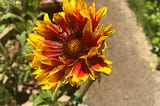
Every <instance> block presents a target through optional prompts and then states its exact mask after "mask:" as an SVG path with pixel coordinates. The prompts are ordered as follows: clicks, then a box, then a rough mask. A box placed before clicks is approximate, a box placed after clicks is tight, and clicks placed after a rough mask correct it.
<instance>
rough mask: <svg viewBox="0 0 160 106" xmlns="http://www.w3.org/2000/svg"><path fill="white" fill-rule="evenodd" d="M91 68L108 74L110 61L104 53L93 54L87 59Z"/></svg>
mask: <svg viewBox="0 0 160 106" xmlns="http://www.w3.org/2000/svg"><path fill="white" fill-rule="evenodd" d="M88 60H89V62H90V64H91V67H92V69H94V70H95V71H96V72H100V73H104V74H106V75H109V74H110V73H111V68H112V66H111V65H112V62H110V61H108V60H107V59H106V57H105V56H104V55H101V56H98V55H96V56H93V57H91V58H89V59H88Z"/></svg>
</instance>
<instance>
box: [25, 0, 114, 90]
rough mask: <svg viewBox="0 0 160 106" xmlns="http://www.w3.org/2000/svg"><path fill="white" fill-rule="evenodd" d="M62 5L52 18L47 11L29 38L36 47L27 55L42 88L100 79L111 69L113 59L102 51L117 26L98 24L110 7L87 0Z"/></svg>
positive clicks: (78, 83) (67, 2)
mask: <svg viewBox="0 0 160 106" xmlns="http://www.w3.org/2000/svg"><path fill="white" fill-rule="evenodd" d="M62 8H63V12H59V13H55V14H53V20H52V21H51V20H50V19H49V17H48V14H45V15H44V20H43V21H39V22H37V23H36V27H34V28H33V33H31V34H29V38H28V42H29V43H30V44H31V47H32V49H33V50H32V52H31V53H29V54H27V55H26V57H27V58H30V59H31V60H32V61H31V62H30V66H31V67H32V68H34V69H35V71H34V72H33V74H35V79H37V80H38V84H39V85H43V86H42V89H50V90H52V91H56V90H57V89H58V87H59V85H60V84H61V83H64V84H67V83H69V84H70V85H72V86H79V85H80V84H81V82H83V81H86V80H87V79H91V80H95V79H98V81H100V79H101V75H100V73H103V74H106V75H109V74H110V73H111V64H112V62H110V61H109V60H107V58H106V56H104V55H102V52H103V51H104V50H105V49H106V42H105V39H106V38H108V36H110V35H112V34H113V33H114V32H115V30H113V29H112V25H109V26H108V27H104V26H103V25H102V26H99V25H98V23H99V21H100V19H101V18H102V16H104V15H105V14H106V12H107V8H106V7H102V8H100V9H99V10H98V11H96V8H95V3H92V5H91V6H88V4H87V3H86V2H85V1H84V0H70V1H68V0H63V7H62Z"/></svg>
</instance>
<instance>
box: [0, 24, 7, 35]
mask: <svg viewBox="0 0 160 106" xmlns="http://www.w3.org/2000/svg"><path fill="white" fill-rule="evenodd" d="M5 28H6V25H4V24H3V25H1V26H0V33H2V31H3V30H4V29H5Z"/></svg>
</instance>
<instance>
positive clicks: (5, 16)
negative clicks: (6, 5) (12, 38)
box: [1, 12, 24, 21]
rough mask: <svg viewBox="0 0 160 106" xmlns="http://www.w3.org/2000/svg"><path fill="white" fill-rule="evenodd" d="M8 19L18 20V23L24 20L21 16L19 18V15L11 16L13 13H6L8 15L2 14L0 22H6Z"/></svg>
mask: <svg viewBox="0 0 160 106" xmlns="http://www.w3.org/2000/svg"><path fill="white" fill-rule="evenodd" d="M9 18H11V19H18V20H20V21H24V19H23V18H22V17H21V16H19V15H17V14H13V13H11V12H8V13H6V14H4V15H3V16H2V17H1V21H3V20H7V19H9Z"/></svg>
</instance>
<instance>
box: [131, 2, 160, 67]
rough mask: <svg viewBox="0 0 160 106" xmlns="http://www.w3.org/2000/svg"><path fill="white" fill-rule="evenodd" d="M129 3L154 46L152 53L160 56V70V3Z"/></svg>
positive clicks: (159, 60) (159, 57) (159, 61)
mask: <svg viewBox="0 0 160 106" xmlns="http://www.w3.org/2000/svg"><path fill="white" fill-rule="evenodd" d="M128 3H129V6H130V7H131V9H132V10H133V11H134V12H135V14H136V17H137V19H138V22H140V24H141V25H142V26H143V28H144V31H145V33H146V35H147V36H148V38H149V40H150V42H151V44H152V45H153V50H152V51H153V52H154V53H156V54H157V56H158V64H159V66H158V69H160V1H159V0H128Z"/></svg>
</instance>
